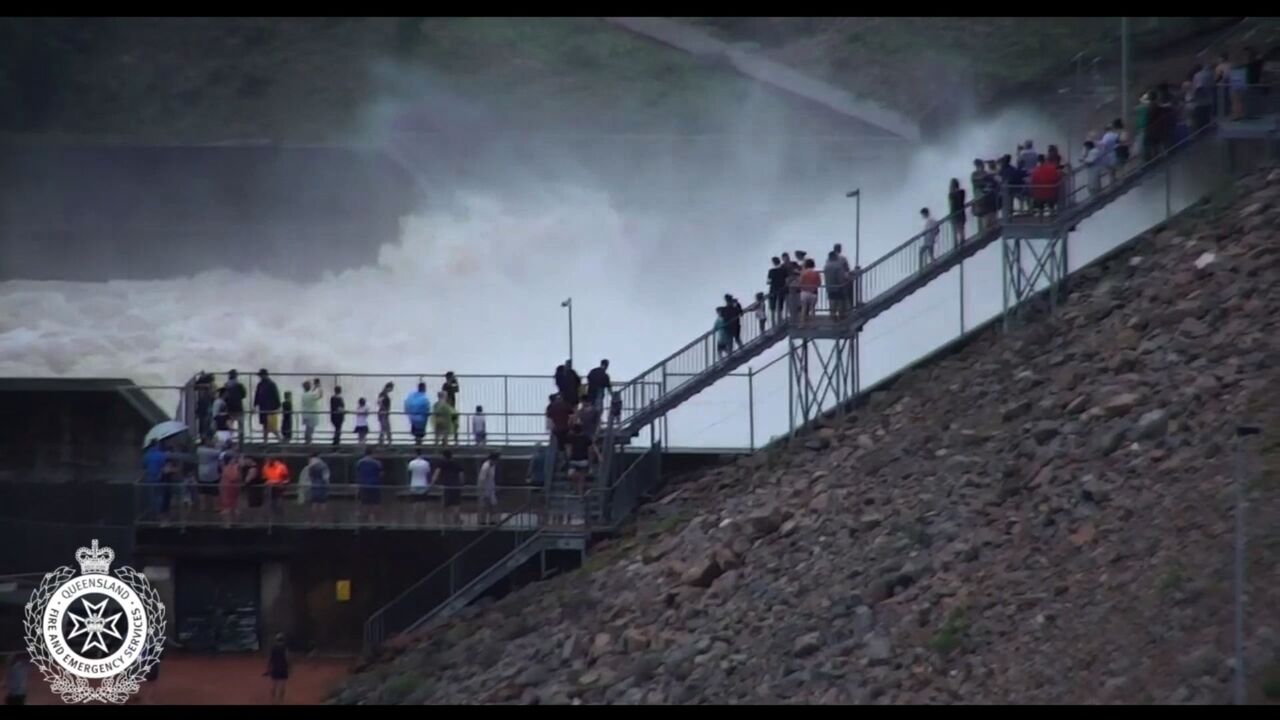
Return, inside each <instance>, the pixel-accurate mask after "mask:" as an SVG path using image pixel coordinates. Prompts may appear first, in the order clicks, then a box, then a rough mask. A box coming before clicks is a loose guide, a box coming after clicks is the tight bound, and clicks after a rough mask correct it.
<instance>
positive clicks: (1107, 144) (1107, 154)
mask: <svg viewBox="0 0 1280 720" xmlns="http://www.w3.org/2000/svg"><path fill="white" fill-rule="evenodd" d="M1118 122H1120V121H1119V120H1116V121H1115V122H1113V123H1111V124H1110V125H1108V126H1107V127H1106V129H1105V130H1104V131H1103V133H1102V138H1101V139H1100V140H1099V141H1098V150H1099V159H1100V163H1099V164H1100V165H1101V166H1102V174H1103V176H1104V177H1105V178H1106V180H1107V185H1108V186H1110V185H1112V184H1114V183H1115V181H1116V167H1117V166H1118V164H1119V157H1117V154H1116V152H1117V151H1116V148H1117V146H1119V145H1120V130H1119V128H1117V127H1116V125H1115V123H1118ZM1122 125H1123V123H1122Z"/></svg>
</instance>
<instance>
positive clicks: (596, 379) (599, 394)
mask: <svg viewBox="0 0 1280 720" xmlns="http://www.w3.org/2000/svg"><path fill="white" fill-rule="evenodd" d="M611 390H613V380H611V379H610V378H609V361H608V360H601V361H600V364H599V365H597V366H596V367H593V368H591V372H589V373H587V397H588V398H589V399H590V400H591V402H593V403H595V404H596V405H603V404H604V394H605V393H606V392H609V391H611Z"/></svg>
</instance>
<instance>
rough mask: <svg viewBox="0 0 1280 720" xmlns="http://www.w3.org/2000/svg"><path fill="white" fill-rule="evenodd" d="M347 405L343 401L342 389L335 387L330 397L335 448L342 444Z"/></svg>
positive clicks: (330, 415)
mask: <svg viewBox="0 0 1280 720" xmlns="http://www.w3.org/2000/svg"><path fill="white" fill-rule="evenodd" d="M346 415H347V403H346V401H345V400H343V399H342V388H340V387H334V388H333V394H332V395H330V396H329V421H330V422H332V423H333V446H334V447H337V446H338V443H340V442H342V421H343V420H345V419H346Z"/></svg>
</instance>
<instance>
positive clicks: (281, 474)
mask: <svg viewBox="0 0 1280 720" xmlns="http://www.w3.org/2000/svg"><path fill="white" fill-rule="evenodd" d="M262 477H263V479H264V480H265V481H266V485H267V492H268V493H270V503H271V504H270V510H271V514H272V515H277V514H279V513H280V511H281V509H282V506H281V501H283V500H284V489H285V487H286V486H287V485H288V484H289V466H288V465H285V464H284V462H283V461H281V460H280V458H274V457H273V458H267V462H266V463H264V464H263V466H262Z"/></svg>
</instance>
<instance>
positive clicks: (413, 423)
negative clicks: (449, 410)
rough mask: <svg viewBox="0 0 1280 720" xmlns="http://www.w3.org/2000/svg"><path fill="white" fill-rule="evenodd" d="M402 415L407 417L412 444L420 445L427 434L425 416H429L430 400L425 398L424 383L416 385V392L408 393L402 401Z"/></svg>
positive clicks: (425, 389) (425, 388)
mask: <svg viewBox="0 0 1280 720" xmlns="http://www.w3.org/2000/svg"><path fill="white" fill-rule="evenodd" d="M404 413H405V415H408V416H409V430H410V432H412V433H413V443H414V444H415V445H421V444H422V438H423V437H424V436H426V434H427V416H428V415H430V414H431V400H429V399H428V398H427V384H426V383H421V382H420V383H418V389H417V391H416V392H411V393H409V395H408V397H406V398H405V399H404Z"/></svg>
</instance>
